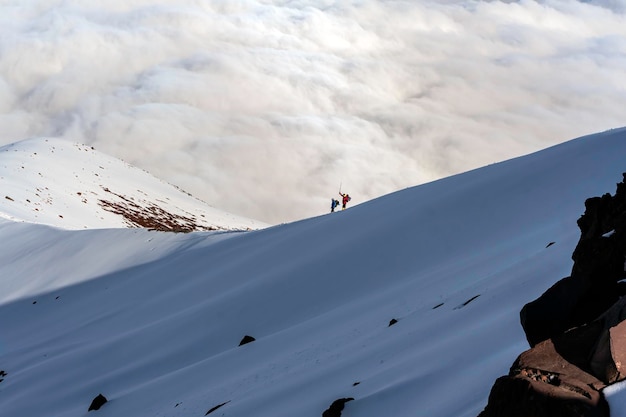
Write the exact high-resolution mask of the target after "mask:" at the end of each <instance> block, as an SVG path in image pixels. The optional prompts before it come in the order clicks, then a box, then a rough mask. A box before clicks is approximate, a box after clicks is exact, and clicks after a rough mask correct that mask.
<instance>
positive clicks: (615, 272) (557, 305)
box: [520, 174, 626, 346]
mask: <svg viewBox="0 0 626 417" xmlns="http://www.w3.org/2000/svg"><path fill="white" fill-rule="evenodd" d="M624 178H625V179H626V174H624ZM578 226H579V227H580V230H581V237H580V240H579V242H578V245H577V246H576V249H575V250H574V253H573V254H572V259H573V260H574V266H573V268H572V272H571V276H569V277H567V278H564V279H562V280H561V281H559V282H557V283H556V284H554V285H553V286H552V287H551V288H550V289H548V290H547V291H546V292H545V293H544V294H543V295H542V296H541V297H539V298H538V299H537V300H535V301H532V302H530V303H528V304H526V305H525V306H524V308H523V309H522V311H521V313H520V319H521V323H522V327H523V328H524V332H525V333H526V338H527V340H528V343H529V344H530V346H534V345H536V344H537V343H539V342H541V341H542V340H546V339H549V338H550V337H552V336H554V335H558V334H560V333H563V332H565V331H566V330H568V329H571V328H573V327H577V326H581V325H583V324H585V323H589V322H591V321H592V320H594V319H595V318H596V317H598V316H599V315H601V314H602V312H604V311H606V310H607V309H608V308H609V307H610V306H611V305H613V304H614V303H615V302H616V301H617V299H618V298H619V297H620V296H622V295H624V294H625V293H626V291H625V289H624V285H623V284H621V283H619V281H620V280H621V279H623V278H624V253H626V185H625V183H624V182H621V183H619V184H617V191H616V193H615V195H614V196H611V195H610V194H605V195H603V196H602V197H594V198H590V199H588V200H587V201H586V202H585V213H584V214H583V216H582V217H581V218H580V219H579V220H578ZM548 317H549V319H547V318H548Z"/></svg>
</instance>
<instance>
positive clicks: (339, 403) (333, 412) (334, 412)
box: [322, 398, 354, 417]
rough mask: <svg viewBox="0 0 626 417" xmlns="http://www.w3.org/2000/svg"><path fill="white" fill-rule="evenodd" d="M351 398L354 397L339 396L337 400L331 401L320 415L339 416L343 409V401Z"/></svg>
mask: <svg viewBox="0 0 626 417" xmlns="http://www.w3.org/2000/svg"><path fill="white" fill-rule="evenodd" d="M353 400H354V398H339V399H338V400H335V401H333V403H332V404H331V405H330V407H329V408H328V409H327V410H326V411H324V412H323V413H322V417H341V412H342V411H343V407H344V405H345V403H347V402H348V401H353Z"/></svg>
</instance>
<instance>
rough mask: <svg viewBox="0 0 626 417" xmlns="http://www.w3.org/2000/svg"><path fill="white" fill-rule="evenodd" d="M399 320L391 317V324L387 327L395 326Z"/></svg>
mask: <svg viewBox="0 0 626 417" xmlns="http://www.w3.org/2000/svg"><path fill="white" fill-rule="evenodd" d="M397 322H398V320H396V319H391V320H390V321H389V326H387V327H391V326H393V325H394V324H396V323H397Z"/></svg>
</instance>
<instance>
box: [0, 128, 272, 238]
mask: <svg viewBox="0 0 626 417" xmlns="http://www.w3.org/2000/svg"><path fill="white" fill-rule="evenodd" d="M0 187H2V189H3V190H4V194H5V195H4V196H3V197H4V198H3V199H2V200H1V201H0V213H3V214H4V215H3V217H5V218H8V219H11V220H14V221H24V222H29V223H42V224H48V225H51V226H55V227H60V228H64V229H90V228H112V227H113V228H117V227H146V228H151V229H155V230H162V231H176V232H190V231H212V230H256V229H260V228H264V227H266V226H267V225H266V224H264V223H262V222H258V221H255V220H252V219H246V218H243V217H239V216H236V215H232V214H229V213H226V212H223V211H221V210H218V209H215V208H213V207H211V206H209V205H208V204H206V203H205V202H203V201H201V200H199V199H197V198H195V197H193V196H192V195H191V194H189V193H187V192H185V191H183V190H181V189H180V188H178V187H176V186H173V185H171V184H168V183H167V182H165V181H162V180H160V179H157V178H155V177H153V176H152V175H150V174H149V173H148V172H147V171H145V170H142V169H139V168H136V167H133V166H132V165H130V164H128V163H126V162H124V161H121V160H118V159H116V158H112V157H110V156H108V155H105V154H102V153H100V152H97V151H96V150H95V149H94V148H93V147H90V146H87V145H80V144H73V143H71V142H67V141H64V140H62V139H56V138H36V139H29V140H25V141H21V142H17V143H13V144H10V145H7V146H4V147H2V148H0Z"/></svg>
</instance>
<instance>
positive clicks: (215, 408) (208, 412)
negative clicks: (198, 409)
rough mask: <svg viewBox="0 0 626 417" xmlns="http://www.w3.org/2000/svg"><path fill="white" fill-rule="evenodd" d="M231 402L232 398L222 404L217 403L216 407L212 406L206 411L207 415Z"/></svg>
mask: <svg viewBox="0 0 626 417" xmlns="http://www.w3.org/2000/svg"><path fill="white" fill-rule="evenodd" d="M229 402H230V400H228V401H226V402H223V403H221V404H218V405H216V406H215V407H213V408H211V409H210V410H209V411H207V412H206V414H205V416H208V415H209V414H211V413H212V412H213V411H215V410H217V409H218V408H220V407H223V406H225V405H226V404H228V403H229Z"/></svg>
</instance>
